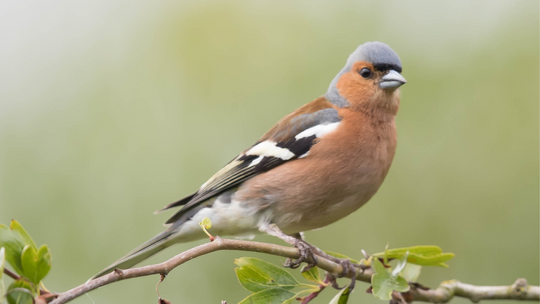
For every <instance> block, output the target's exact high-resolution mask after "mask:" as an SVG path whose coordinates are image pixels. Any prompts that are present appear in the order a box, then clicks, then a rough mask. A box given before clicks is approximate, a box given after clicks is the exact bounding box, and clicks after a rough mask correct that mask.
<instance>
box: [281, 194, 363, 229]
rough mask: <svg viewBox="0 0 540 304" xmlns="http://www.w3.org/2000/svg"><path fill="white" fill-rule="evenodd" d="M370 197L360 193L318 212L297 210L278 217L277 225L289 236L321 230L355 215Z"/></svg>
mask: <svg viewBox="0 0 540 304" xmlns="http://www.w3.org/2000/svg"><path fill="white" fill-rule="evenodd" d="M370 197H371V195H369V196H367V197H366V195H363V194H362V193H358V194H355V195H351V196H348V197H345V198H344V199H343V200H341V201H338V202H337V203H334V204H329V205H327V206H324V207H321V208H319V209H318V210H295V211H292V212H289V213H286V214H283V215H280V216H279V217H277V218H276V224H277V225H278V227H280V228H281V229H282V230H283V231H284V232H285V233H288V234H292V233H297V232H302V231H307V230H313V229H317V228H321V227H324V226H327V225H329V224H332V223H334V222H336V221H338V220H340V219H342V218H344V217H346V216H348V215H349V214H351V213H353V212H354V211H356V210H357V209H358V208H360V207H362V206H363V205H364V204H365V203H366V202H367V201H368V200H369V198H370Z"/></svg>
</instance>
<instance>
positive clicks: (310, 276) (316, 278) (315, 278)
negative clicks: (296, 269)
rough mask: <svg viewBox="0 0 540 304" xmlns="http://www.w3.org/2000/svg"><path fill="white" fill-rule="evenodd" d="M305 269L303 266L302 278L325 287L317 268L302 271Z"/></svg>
mask: <svg viewBox="0 0 540 304" xmlns="http://www.w3.org/2000/svg"><path fill="white" fill-rule="evenodd" d="M306 267H307V266H304V267H303V268H302V271H301V273H302V276H303V277H304V278H306V280H308V281H311V282H314V283H318V284H322V285H325V283H324V282H323V281H322V280H321V276H320V272H319V268H317V266H314V267H311V269H309V270H308V271H304V269H305V268H306Z"/></svg>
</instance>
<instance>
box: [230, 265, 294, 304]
mask: <svg viewBox="0 0 540 304" xmlns="http://www.w3.org/2000/svg"><path fill="white" fill-rule="evenodd" d="M234 263H235V264H236V265H238V266H239V267H237V268H235V269H234V271H235V272H236V276H237V277H238V281H240V284H242V286H243V287H244V288H245V289H247V290H249V291H251V292H259V291H262V290H265V289H269V288H279V289H284V290H290V289H293V288H294V287H297V286H298V287H300V286H303V285H302V284H300V283H299V282H298V281H297V280H296V279H295V278H294V277H293V276H292V275H291V274H290V273H288V272H287V271H285V270H283V269H281V268H280V267H278V266H275V265H272V264H270V263H268V262H265V261H263V260H260V259H256V258H248V257H244V258H239V259H236V260H234ZM287 299H288V298H287ZM282 302H283V301H282ZM280 303H281V302H280Z"/></svg>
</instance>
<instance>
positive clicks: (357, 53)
mask: <svg viewBox="0 0 540 304" xmlns="http://www.w3.org/2000/svg"><path fill="white" fill-rule="evenodd" d="M358 61H367V62H369V63H371V64H373V66H374V67H375V69H377V70H380V71H385V70H395V71H396V72H398V73H401V71H402V68H401V60H399V56H398V54H396V52H394V50H392V49H391V48H390V47H389V46H388V45H387V44H386V43H382V42H378V41H373V42H366V43H364V44H362V45H360V46H359V47H357V48H356V50H354V52H352V54H351V55H350V56H349V59H347V63H346V64H345V66H344V67H343V69H341V71H340V72H339V73H338V74H337V75H336V77H334V79H333V80H332V82H331V83H330V87H329V88H328V93H326V97H327V98H328V99H330V101H332V102H333V103H335V104H336V105H338V106H340V107H345V106H347V105H348V103H347V101H346V100H345V99H344V98H342V97H341V96H340V95H339V93H338V91H337V88H336V85H337V82H338V80H339V78H341V76H342V75H343V74H345V73H347V72H349V71H350V70H351V68H352V66H353V64H354V63H355V62H358Z"/></svg>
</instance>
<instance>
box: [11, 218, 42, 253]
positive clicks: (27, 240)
mask: <svg viewBox="0 0 540 304" xmlns="http://www.w3.org/2000/svg"><path fill="white" fill-rule="evenodd" d="M9 227H10V228H11V231H12V233H13V235H14V236H15V237H16V238H18V239H19V240H21V242H22V243H23V244H24V246H26V245H30V246H32V247H34V249H37V246H36V243H35V242H34V240H33V239H32V238H31V237H30V235H29V234H28V232H26V230H25V229H24V228H23V226H22V225H21V223H19V222H17V221H16V220H12V221H11V223H10V225H9ZM24 246H23V247H24Z"/></svg>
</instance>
